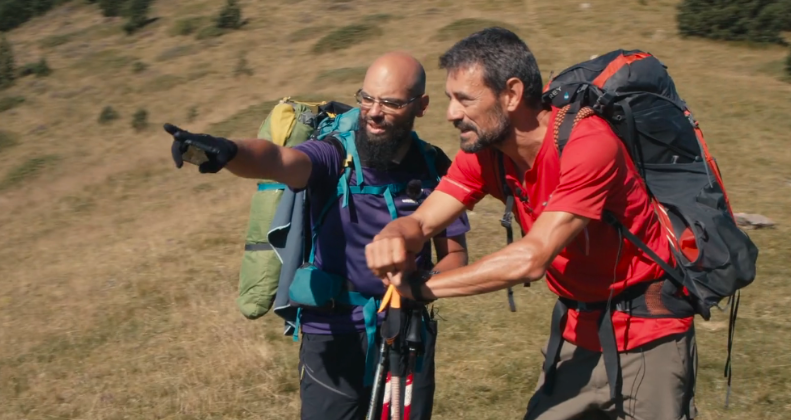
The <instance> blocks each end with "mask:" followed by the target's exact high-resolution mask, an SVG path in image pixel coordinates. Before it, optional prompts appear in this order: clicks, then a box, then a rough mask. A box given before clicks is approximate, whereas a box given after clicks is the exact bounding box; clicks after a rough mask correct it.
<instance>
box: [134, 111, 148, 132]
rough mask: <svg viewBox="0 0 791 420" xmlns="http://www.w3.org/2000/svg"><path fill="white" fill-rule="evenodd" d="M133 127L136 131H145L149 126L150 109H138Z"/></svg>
mask: <svg viewBox="0 0 791 420" xmlns="http://www.w3.org/2000/svg"><path fill="white" fill-rule="evenodd" d="M132 128H134V129H135V131H143V130H145V129H146V128H148V111H146V110H145V109H142V108H140V109H138V110H137V111H136V112H135V114H134V115H133V116H132Z"/></svg>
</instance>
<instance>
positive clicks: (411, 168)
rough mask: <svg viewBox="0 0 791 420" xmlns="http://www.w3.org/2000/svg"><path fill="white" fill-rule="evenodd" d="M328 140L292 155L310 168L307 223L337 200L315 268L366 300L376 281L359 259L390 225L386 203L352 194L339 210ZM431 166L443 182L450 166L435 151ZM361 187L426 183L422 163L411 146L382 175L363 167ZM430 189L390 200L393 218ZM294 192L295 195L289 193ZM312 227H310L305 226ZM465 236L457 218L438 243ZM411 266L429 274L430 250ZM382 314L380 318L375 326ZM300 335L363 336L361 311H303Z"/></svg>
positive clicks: (335, 163)
mask: <svg viewBox="0 0 791 420" xmlns="http://www.w3.org/2000/svg"><path fill="white" fill-rule="evenodd" d="M334 143H335V141H334V140H324V141H307V142H304V143H302V144H300V145H298V146H295V147H294V149H296V150H300V151H302V152H303V153H305V154H306V155H307V156H308V157H309V158H310V160H311V162H312V164H313V167H312V170H311V174H310V179H309V180H308V185H307V189H308V194H309V197H308V200H309V202H310V217H311V222H314V221H315V220H317V219H318V216H319V214H320V213H321V210H322V209H323V208H324V206H325V205H326V203H327V200H329V199H335V200H337V202H338V204H337V206H333V207H332V208H331V209H330V210H329V212H328V213H327V215H326V216H325V220H324V222H323V224H322V225H321V229H320V231H319V233H318V237H317V239H316V243H315V246H316V255H315V260H314V264H315V265H316V267H318V268H320V269H322V270H324V271H327V272H330V273H333V274H337V275H340V276H343V277H345V278H347V279H348V280H349V281H350V282H351V283H352V284H353V285H354V288H355V290H356V291H357V292H359V293H361V294H363V295H366V296H379V297H381V296H382V295H384V292H385V288H384V285H383V284H382V281H381V280H380V279H379V278H378V277H376V276H374V274H373V272H371V270H370V269H369V268H368V264H367V263H366V259H365V246H366V245H368V244H369V243H370V242H371V241H372V240H373V237H374V236H376V235H377V234H379V232H380V231H381V230H382V229H383V228H384V227H385V225H387V224H388V223H389V222H390V221H391V220H392V218H391V216H390V212H389V210H388V208H387V203H386V202H385V200H384V199H383V197H381V196H378V195H370V194H352V195H350V196H349V204H348V206H347V207H341V199H339V198H335V197H336V194H335V193H336V188H337V184H338V180H339V179H340V177H341V175H342V172H343V161H344V159H345V156H343V155H342V154H341V150H339V148H338V147H336V145H335V144H334ZM435 150H436V153H435V157H434V166H435V168H436V171H437V174H438V175H439V176H444V175H445V173H446V172H447V170H448V168H449V167H450V164H451V160H450V159H449V158H448V156H447V155H446V154H445V153H444V152H443V151H442V149H440V148H439V147H435ZM362 170H363V171H364V172H363V176H364V179H365V183H366V184H368V185H383V184H394V183H407V182H409V181H411V180H414V179H420V180H426V179H430V175H429V169H428V166H427V164H426V159H425V158H424V157H423V153H422V152H421V151H420V149H419V147H418V146H417V145H416V144H415V143H414V142H413V143H412V146H411V147H410V149H409V151H408V152H407V153H406V155H405V156H404V158H403V159H402V160H401V162H400V163H399V164H393V167H392V168H388V170H378V169H374V168H367V167H363V168H362ZM350 183H351V185H356V184H357V182H356V174H355V173H354V169H353V170H352V174H351V177H350ZM432 190H433V188H425V187H424V188H423V189H422V192H421V193H422V194H421V196H420V198H419V199H418V201H415V200H413V199H412V198H409V197H408V196H407V195H406V193H401V194H399V195H396V196H394V197H393V198H394V204H395V207H396V209H397V212H398V216H399V217H403V216H407V215H409V214H412V212H414V211H415V210H416V209H417V207H418V205H419V201H422V200H423V199H425V198H426V197H427V196H428V194H430V193H431V191H432ZM295 191H299V190H295ZM311 225H312V223H311ZM469 230H470V224H469V220H468V219H467V214H466V213H462V214H461V215H460V216H459V217H458V219H456V220H455V221H454V222H453V223H452V224H451V225H449V226H448V227H447V228H446V229H445V231H443V232H441V233H440V234H439V235H437V236H438V237H453V236H458V235H462V234H464V233H466V232H468V231H469ZM416 262H417V266H418V267H419V268H423V269H430V268H431V266H432V263H431V245H430V243H426V245H425V246H424V248H423V250H422V251H421V252H420V253H419V254H418V255H417V258H416ZM382 316H383V314H380V316H379V320H380V322H381V319H382ZM300 324H301V325H302V332H303V333H306V334H344V333H354V332H359V331H364V330H365V325H364V321H363V312H362V308H361V307H357V308H354V310H352V311H351V312H350V313H349V312H348V311H347V313H326V312H319V311H313V310H309V309H303V310H302V317H301V320H300Z"/></svg>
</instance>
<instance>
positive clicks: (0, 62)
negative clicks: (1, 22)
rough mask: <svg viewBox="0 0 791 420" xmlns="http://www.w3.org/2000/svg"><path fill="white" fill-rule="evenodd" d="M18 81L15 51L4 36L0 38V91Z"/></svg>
mask: <svg viewBox="0 0 791 420" xmlns="http://www.w3.org/2000/svg"><path fill="white" fill-rule="evenodd" d="M15 79H16V64H15V61H14V49H13V48H12V47H11V43H10V42H8V38H6V37H5V35H3V36H2V37H0V89H5V88H7V87H9V86H11V85H12V84H14V80H15Z"/></svg>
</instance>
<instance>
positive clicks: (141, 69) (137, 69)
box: [132, 61, 148, 74]
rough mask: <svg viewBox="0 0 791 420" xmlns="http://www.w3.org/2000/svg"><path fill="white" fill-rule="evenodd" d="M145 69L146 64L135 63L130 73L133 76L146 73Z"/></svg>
mask: <svg viewBox="0 0 791 420" xmlns="http://www.w3.org/2000/svg"><path fill="white" fill-rule="evenodd" d="M147 68H148V64H146V63H144V62H142V61H135V62H134V64H132V73H135V74H137V73H142V72H144V71H146V69H147Z"/></svg>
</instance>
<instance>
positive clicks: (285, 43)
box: [0, 0, 791, 420]
mask: <svg viewBox="0 0 791 420" xmlns="http://www.w3.org/2000/svg"><path fill="white" fill-rule="evenodd" d="M223 3H224V2H223V1H222V0H203V1H186V0H171V1H168V2H164V1H158V2H155V3H154V6H153V9H152V13H151V15H152V16H157V17H160V20H159V21H158V22H156V23H155V24H152V25H149V26H147V27H145V28H143V29H142V30H141V31H140V32H139V33H137V34H135V35H133V36H131V37H127V36H126V35H124V34H123V33H122V31H121V30H120V26H121V24H122V21H119V20H112V19H105V18H102V17H101V16H100V15H99V13H98V12H97V11H96V10H95V8H94V7H92V6H90V5H87V4H84V3H83V2H71V3H69V4H67V5H65V6H63V7H60V8H57V9H55V10H53V11H52V12H50V13H49V14H47V15H45V16H42V17H39V18H36V19H34V20H33V21H31V22H30V23H29V24H27V25H26V26H25V27H23V28H20V29H18V30H15V31H12V32H11V33H9V34H8V36H9V39H10V40H11V42H13V44H14V46H15V51H17V52H18V57H17V60H18V61H19V62H29V61H34V60H37V59H38V58H39V57H41V56H43V55H46V57H47V61H48V63H49V65H50V66H51V67H52V68H53V70H54V72H53V74H52V75H51V76H49V77H48V78H46V79H40V80H36V79H35V78H26V79H22V80H20V81H19V82H18V83H17V85H16V86H14V87H12V88H11V89H9V91H8V92H4V95H6V96H8V97H24V98H25V99H26V101H25V103H24V104H21V106H18V107H16V108H14V109H11V110H8V111H6V112H4V113H2V114H0V119H2V127H1V128H2V130H3V131H2V133H0V156H2V159H0V183H2V188H3V190H2V192H0V266H2V267H3V280H5V281H3V282H0V323H2V327H1V328H0V340H1V342H2V343H3V345H2V346H0V401H3V409H2V410H0V420H12V419H13V420H17V419H22V418H24V419H30V420H33V419H51V418H74V419H116V418H145V419H153V418H166V419H193V418H195V419H197V418H201V419H209V418H211V419H215V418H223V419H242V418H256V419H262V418H263V419H287V418H297V412H298V410H297V407H298V404H297V403H298V390H297V375H296V373H297V372H296V357H297V350H298V347H299V346H298V344H295V343H293V342H292V341H291V338H290V337H281V336H280V335H279V331H280V323H279V322H277V318H275V317H272V316H271V315H267V316H265V317H264V318H263V319H261V320H259V321H248V320H246V319H244V317H243V316H242V315H241V314H240V313H239V312H238V310H237V309H236V306H235V303H234V299H235V297H236V293H237V289H236V287H237V281H238V278H237V275H238V267H239V262H240V261H241V248H240V247H241V244H242V243H243V242H242V241H243V237H244V232H245V228H246V221H247V216H248V212H249V198H250V196H251V194H252V192H253V189H254V185H255V183H254V181H251V180H239V179H235V178H234V177H232V176H231V175H229V174H224V173H223V174H218V175H201V174H198V173H197V171H195V170H194V168H193V167H185V168H183V169H182V170H180V171H179V170H176V169H175V168H174V167H173V166H172V162H171V161H170V157H169V155H170V151H169V148H170V143H169V141H168V137H167V135H165V133H164V132H163V131H161V130H160V128H159V127H160V126H161V123H163V122H166V121H167V122H172V123H174V124H176V125H180V126H182V127H183V128H185V129H189V130H191V131H196V132H201V131H209V132H212V133H214V134H217V135H225V136H231V137H252V136H254V135H255V134H256V132H257V130H258V127H259V124H260V122H261V120H262V119H263V118H264V116H265V115H266V112H268V110H269V109H271V106H272V105H273V104H274V101H276V100H277V99H279V98H281V97H283V96H297V97H301V98H303V99H313V98H315V97H316V96H318V97H321V98H333V99H338V100H341V101H345V102H347V103H348V102H349V101H351V100H352V99H351V94H352V93H353V91H354V86H353V85H354V84H356V83H358V82H356V81H353V80H351V78H352V76H351V74H352V73H354V74H355V75H357V74H359V73H358V71H359V70H355V71H353V72H351V73H348V74H347V73H346V71H345V70H344V71H340V70H338V69H361V68H364V67H365V66H366V65H367V64H368V63H369V62H370V61H371V60H372V59H373V58H374V57H376V56H377V55H378V54H380V53H382V52H383V51H387V50H391V49H405V50H408V51H410V52H412V53H413V54H415V55H416V56H417V57H418V58H420V59H421V60H423V63H424V65H425V66H426V68H427V72H428V79H429V83H428V89H429V93H430V95H431V96H432V103H431V106H430V107H429V111H428V114H427V115H426V117H424V118H422V119H421V120H419V121H418V124H417V128H418V130H419V131H420V133H421V137H423V138H425V139H427V140H429V141H431V142H433V143H435V144H438V145H440V146H442V147H443V148H444V149H445V150H446V151H447V152H448V154H449V155H450V156H451V157H452V156H453V155H455V153H456V151H457V143H456V133H455V132H454V129H453V128H452V126H451V125H450V124H448V123H447V122H446V121H445V120H444V114H445V110H444V106H445V105H446V102H445V101H446V100H445V99H444V96H443V83H444V74H443V72H442V71H439V70H438V69H437V62H436V59H437V56H438V55H439V54H440V53H442V52H443V51H444V50H445V49H446V48H447V47H448V46H450V45H451V44H452V43H453V42H454V41H455V39H456V38H457V37H459V36H461V34H462V33H465V32H467V31H470V30H474V29H475V28H473V26H474V25H472V26H471V24H470V22H472V23H474V24H475V25H477V24H479V23H480V20H483V21H491V22H502V24H504V25H510V26H511V27H514V28H517V29H519V30H520V33H521V34H522V35H523V36H524V38H525V40H526V41H527V42H528V43H529V44H530V46H531V48H532V49H533V50H534V52H535V54H536V56H537V57H538V60H539V64H540V65H541V68H542V71H543V72H544V74H545V75H548V74H549V72H550V71H552V70H554V71H555V72H556V73H557V72H558V71H559V70H561V69H562V68H564V67H566V66H568V65H570V64H573V63H574V62H577V61H580V60H584V59H587V58H588V57H590V56H591V55H592V54H600V53H602V52H605V51H608V50H611V49H614V48H627V49H629V48H641V49H646V50H649V51H651V52H652V53H654V54H656V55H657V56H658V57H660V58H661V59H662V60H663V61H664V62H665V63H666V64H667V65H668V66H669V69H670V72H671V74H672V75H673V76H674V77H675V79H676V82H677V84H678V87H679V90H680V91H681V92H682V94H683V95H684V97H685V100H686V101H688V102H689V104H690V106H691V107H692V109H693V110H694V111H695V113H696V116H697V117H698V119H699V120H700V121H701V124H702V126H703V129H704V130H705V133H706V135H707V138H708V139H709V145H710V147H711V149H712V151H713V153H715V155H716V156H717V157H718V159H719V163H720V165H721V167H722V169H723V171H724V175H725V181H726V183H727V186H728V190H729V193H730V194H731V196H732V202H733V203H734V205H735V207H736V210H737V211H746V212H758V213H762V214H765V215H767V216H769V217H770V218H772V219H774V220H775V221H777V222H778V227H777V229H774V230H766V231H752V232H751V235H752V237H753V238H754V239H755V240H756V242H757V243H758V245H759V247H760V249H761V256H760V267H759V278H758V279H757V280H756V284H755V286H752V287H750V288H749V289H747V290H746V291H745V293H744V294H743V296H742V297H743V299H742V306H741V310H740V312H739V315H740V319H739V323H738V328H737V332H736V340H737V341H736V345H735V360H734V363H735V364H734V372H735V379H734V384H733V394H732V397H731V408H730V409H729V410H727V411H726V410H724V409H723V408H722V403H723V399H724V392H725V381H724V380H723V378H722V367H723V362H724V357H725V349H726V347H725V346H726V333H727V331H726V329H725V326H726V323H725V321H726V317H725V316H724V315H725V314H715V316H714V319H713V320H712V321H711V322H708V323H704V322H702V321H701V322H699V323H698V331H699V338H698V342H699V346H700V383H699V386H698V404H699V408H700V410H701V418H702V419H726V418H727V419H755V418H760V419H783V418H786V417H787V413H788V412H789V410H791V380H790V379H789V377H791V353H790V352H789V351H790V350H791V344H789V343H791V342H789V340H788V339H786V338H785V337H787V335H788V334H787V333H789V332H791V328H790V327H789V326H788V323H787V322H786V320H787V318H788V315H789V314H788V307H789V305H788V303H789V302H791V298H789V295H791V286H789V283H788V278H789V277H791V269H789V267H788V264H787V260H788V255H789V254H791V241H790V240H789V239H788V236H789V226H791V216H789V214H788V210H787V209H788V208H789V207H791V198H789V197H790V196H789V195H786V194H784V192H788V193H791V169H789V168H791V149H789V148H788V147H785V145H786V143H787V142H788V133H789V132H791V119H789V118H788V115H789V114H791V103H789V101H788V98H789V97H791V85H789V84H787V83H784V82H782V81H780V80H778V78H777V76H776V69H777V64H776V63H778V62H782V60H783V59H784V57H785V56H786V54H787V51H786V50H784V49H782V48H774V47H771V48H765V49H750V48H748V47H747V46H744V45H737V44H722V43H714V42H709V41H704V40H681V39H679V38H678V37H677V36H676V35H674V33H675V29H674V25H675V24H674V6H675V1H671V0H658V1H652V2H648V3H649V4H646V5H640V4H638V3H637V2H630V3H622V2H617V1H615V0H602V1H599V2H594V3H591V7H589V8H587V9H582V8H580V4H579V2H577V1H568V0H562V1H554V2H538V1H536V0H524V1H518V0H516V1H515V0H486V1H484V0H462V1H449V0H423V1H420V2H385V3H381V2H379V3H376V5H375V6H374V5H373V3H370V2H351V1H346V2H338V1H334V2H330V1H326V0H321V1H319V0H302V1H298V2H293V4H289V5H288V6H286V5H284V4H283V3H282V2H280V3H278V2H274V1H256V2H254V1H251V0H247V1H242V2H240V3H241V5H242V7H243V13H244V17H245V18H249V19H250V24H249V25H247V26H245V29H243V30H241V31H231V32H228V33H225V34H223V36H222V37H219V38H207V39H204V40H196V39H195V37H194V36H171V33H173V32H172V31H174V28H177V27H178V26H179V25H180V24H179V23H178V22H179V20H180V19H184V18H185V17H189V16H212V15H214V14H215V13H216V12H217V11H219V9H220V8H221V7H222V4H223ZM316 10H322V13H321V14H319V15H316ZM614 11H617V13H615V12H614ZM385 16H390V17H385ZM465 19H466V20H465ZM470 19H477V20H478V21H472V20H470ZM328 22H335V25H337V26H335V27H334V28H333V27H330V26H328V25H327V23H328ZM476 22H477V23H476ZM283 23H287V25H285V26H284V25H283ZM462 23H464V24H462ZM345 25H370V27H374V28H377V31H381V34H380V35H376V31H374V32H369V36H366V37H363V38H358V37H359V33H358V32H353V31H346V32H343V36H344V37H348V38H343V45H345V46H348V48H346V49H337V48H335V46H332V45H331V44H327V43H326V41H325V45H327V46H326V47H322V50H325V51H326V50H332V52H329V53H326V54H321V55H315V54H313V53H312V48H313V47H314V46H315V45H318V44H320V43H321V42H322V41H320V40H321V39H322V37H325V36H326V37H329V36H330V35H331V34H333V33H335V34H337V33H338V32H334V31H336V30H340V29H338V28H343V27H344V26H345ZM276 26H278V27H287V28H289V29H288V30H287V31H282V30H272V28H274V27H276ZM193 30H194V32H192V33H193V34H194V33H195V32H198V31H199V30H195V29H193ZM177 32H179V31H177ZM186 32H190V31H186ZM355 34H356V35H355ZM371 34H373V36H370V35H371ZM252 46H254V47H252ZM245 51H246V52H248V54H247V55H246V59H247V60H248V66H249V67H250V68H251V69H253V70H254V73H253V74H252V75H251V76H245V77H234V76H233V72H234V66H235V64H236V63H237V60H238V57H239V54H240V53H242V52H245ZM137 61H140V62H144V63H147V64H148V65H149V66H148V68H146V69H145V71H141V72H139V73H134V72H133V70H134V69H133V63H135V62H137ZM196 75H198V76H199V80H196ZM322 77H324V78H328V79H325V80H328V82H326V83H316V81H317V78H318V79H319V80H321V78H322ZM311 84H316V85H319V86H316V87H311V88H308V87H307V86H310V85H311ZM300 95H302V96H300ZM108 104H109V105H112V106H113V107H114V108H116V109H117V110H118V112H119V114H120V115H121V116H122V120H121V121H122V123H120V122H119V123H118V124H112V125H109V126H105V125H100V124H99V123H98V122H97V119H96V117H97V115H99V113H100V112H101V110H102V108H103V107H104V106H106V105H108ZM140 108H145V109H147V110H148V116H149V120H150V127H149V128H148V129H147V130H146V131H145V132H143V133H139V134H138V133H135V131H134V130H133V128H132V127H131V125H130V124H129V123H128V122H129V118H130V117H131V116H132V115H133V114H134V112H135V111H136V110H137V109H140ZM189 109H199V110H200V113H199V114H197V115H195V114H191V113H188V110H189ZM187 115H191V117H192V118H194V121H192V122H189V123H188V122H187V118H186V117H185V116H187ZM54 156H57V157H58V158H57V159H55V158H54ZM501 211H502V206H501V205H500V204H499V203H495V202H494V201H493V200H491V199H487V200H485V202H484V203H482V204H481V205H480V206H479V207H478V208H476V209H475V211H474V212H472V214H471V216H470V217H471V222H472V224H473V233H472V234H471V236H470V246H471V253H472V256H473V258H478V257H480V256H481V255H484V254H486V253H488V252H491V251H492V250H494V249H497V248H498V247H501V246H502V245H503V243H504V234H503V231H502V228H501V227H500V226H499V223H498V219H499V217H500V215H501ZM516 302H517V310H518V312H516V313H510V312H509V311H508V309H507V303H506V299H505V292H502V293H495V294H491V295H486V296H478V297H474V298H468V299H457V300H448V301H444V302H439V304H438V306H439V308H440V312H439V313H440V317H441V318H442V320H441V321H440V338H439V345H438V362H437V368H438V371H437V380H438V387H437V395H436V409H435V413H436V416H435V418H437V419H464V418H470V419H495V418H496V419H504V418H512V419H518V418H521V417H522V414H523V412H524V408H525V405H526V403H527V399H528V397H529V394H530V392H531V390H532V389H533V386H534V383H535V381H536V378H537V375H538V369H539V367H540V363H541V359H540V353H539V347H540V345H541V344H543V342H544V340H545V339H546V336H547V331H548V322H549V315H550V309H551V305H552V303H553V300H552V296H551V295H550V293H549V292H548V291H547V290H546V287H545V286H544V285H543V284H537V285H535V286H534V287H531V288H528V289H518V290H517V291H516Z"/></svg>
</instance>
